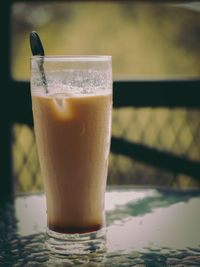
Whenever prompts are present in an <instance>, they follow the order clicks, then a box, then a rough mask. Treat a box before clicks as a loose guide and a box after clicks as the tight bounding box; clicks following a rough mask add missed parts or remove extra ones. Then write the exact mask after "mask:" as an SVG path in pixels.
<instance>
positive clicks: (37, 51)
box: [30, 31, 48, 94]
mask: <svg viewBox="0 0 200 267" xmlns="http://www.w3.org/2000/svg"><path fill="white" fill-rule="evenodd" d="M30 47H31V51H32V54H33V56H42V57H41V60H40V61H39V63H38V67H39V70H40V74H41V78H42V83H43V86H44V89H45V93H46V94H48V86H47V80H46V76H45V72H44V66H43V63H44V59H43V56H44V48H43V45H42V42H41V40H40V37H39V35H38V33H37V32H35V31H32V32H31V33H30Z"/></svg>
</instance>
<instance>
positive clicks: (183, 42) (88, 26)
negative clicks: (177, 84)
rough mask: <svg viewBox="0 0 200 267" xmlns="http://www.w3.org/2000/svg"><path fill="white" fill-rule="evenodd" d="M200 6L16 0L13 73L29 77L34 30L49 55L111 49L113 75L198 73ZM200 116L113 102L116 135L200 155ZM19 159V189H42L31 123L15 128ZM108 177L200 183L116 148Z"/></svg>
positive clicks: (193, 156)
mask: <svg viewBox="0 0 200 267" xmlns="http://www.w3.org/2000/svg"><path fill="white" fill-rule="evenodd" d="M186 7H187V5H186ZM198 9H200V8H199V6H198V4H197V6H196V9H193V6H189V8H185V5H178V4H177V5H174V4H173V5H172V4H157V3H156V4H155V3H154V4H153V3H152V4H148V3H141V4H138V3H137V4H136V3H130V2H129V3H126V2H118V3H114V2H111V3H109V2H99V3H98V2H97V3H92V2H88V3H80V2H77V3H72V2H71V3H59V4H58V3H45V4H44V3H43V4H41V3H34V4H33V3H26V4H25V3H16V4H13V6H12V23H11V27H12V28H11V32H12V51H11V61H12V69H11V75H12V77H13V79H15V80H29V78H30V63H29V60H30V56H31V52H30V48H29V33H30V31H32V30H36V31H37V32H38V33H39V35H40V37H41V39H42V42H43V45H44V48H45V53H46V55H62V54H65V55H77V54H79V55H80V54H86V55H91V54H93V55H94V54H100V55H101V54H102V55H112V57H113V76H114V79H142V80H143V79H149V78H156V79H162V78H165V79H168V78H181V79H187V78H195V77H199V76H200V65H199V62H200V46H199V43H200V10H199V11H198ZM180 97H181V95H180ZM199 118H200V110H199V109H198V110H194V109H192V110H188V109H183V108H173V109H168V108H123V109H115V110H114V111H113V128H112V134H113V135H115V136H118V137H119V136H121V137H125V138H127V139H128V140H131V141H133V142H136V143H140V144H145V145H147V146H148V147H153V148H157V149H159V150H161V151H169V152H172V153H174V154H177V155H181V156H184V157H187V158H189V159H192V160H196V161H200V119H199ZM13 164H14V168H13V174H14V177H15V192H17V193H19V192H25V191H34V190H42V189H43V186H42V180H41V175H40V169H39V163H38V158H37V151H36V146H35V140H34V134H33V129H32V128H30V127H28V126H25V125H19V124H16V125H15V126H14V127H13ZM161 175H162V179H161ZM108 183H109V184H136V185H152V184H153V185H167V186H172V187H181V188H194V187H199V186H200V183H199V182H198V181H197V180H195V179H193V178H192V177H188V176H185V175H175V174H173V173H170V172H166V171H163V170H158V169H156V168H153V167H151V166H147V165H145V164H143V163H141V162H136V161H134V160H130V159H128V158H126V157H124V156H120V155H114V154H111V156H110V165H109V176H108Z"/></svg>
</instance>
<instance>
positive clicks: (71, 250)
mask: <svg viewBox="0 0 200 267" xmlns="http://www.w3.org/2000/svg"><path fill="white" fill-rule="evenodd" d="M45 244H46V247H47V248H48V249H49V250H50V251H51V252H54V253H58V254H64V255H66V254H68V255H69V254H88V253H91V252H98V251H102V252H103V251H105V248H106V231H105V227H104V228H102V229H100V230H97V231H94V232H89V233H82V234H78V233H75V234H63V233H58V232H55V231H52V230H50V229H49V228H47V235H46V241H45Z"/></svg>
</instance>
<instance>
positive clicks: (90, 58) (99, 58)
mask: <svg viewBox="0 0 200 267" xmlns="http://www.w3.org/2000/svg"><path fill="white" fill-rule="evenodd" d="M36 59H43V60H45V61H52V62H53V61H68V62H103V61H104V62H106V61H111V59H112V56H108V55H70V56H67V55H48V56H45V55H44V56H40V55H35V56H31V60H36Z"/></svg>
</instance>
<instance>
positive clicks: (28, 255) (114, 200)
mask: <svg viewBox="0 0 200 267" xmlns="http://www.w3.org/2000/svg"><path fill="white" fill-rule="evenodd" d="M199 206H200V190H190V191H182V190H172V189H167V188H149V187H148V188H145V187H143V188H141V187H130V186H129V187H122V186H119V187H108V189H107V192H106V224H107V240H106V244H105V248H104V249H102V250H101V251H98V252H95V251H91V253H89V254H87V255H82V256H81V255H79V256H76V255H69V256H62V255H55V254H52V253H50V252H49V251H48V250H47V249H46V248H45V246H44V240H45V228H46V204H45V197H44V194H43V193H38V194H30V195H28V194H27V195H19V196H17V197H16V198H15V199H14V201H6V202H4V203H2V204H1V206H0V216H1V217H0V218H1V219H0V236H1V238H0V266H55V265H56V266H57V265H58V266H70V265H72V264H74V265H76V264H77V265H79V264H84V266H87V265H88V266H89V265H90V264H93V263H94V264H97V266H122V265H123V266H200V231H199V230H200V212H199ZM31 264H32V265H31ZM92 266H93V265H92ZM94 266H95V265H94Z"/></svg>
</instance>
